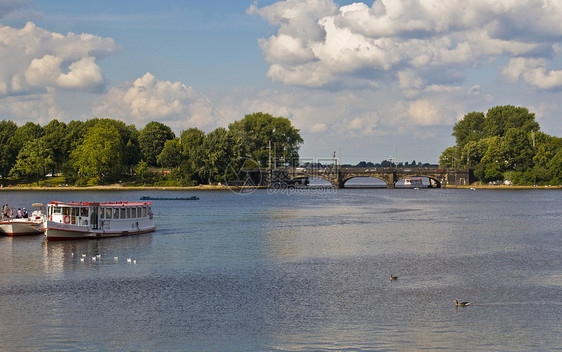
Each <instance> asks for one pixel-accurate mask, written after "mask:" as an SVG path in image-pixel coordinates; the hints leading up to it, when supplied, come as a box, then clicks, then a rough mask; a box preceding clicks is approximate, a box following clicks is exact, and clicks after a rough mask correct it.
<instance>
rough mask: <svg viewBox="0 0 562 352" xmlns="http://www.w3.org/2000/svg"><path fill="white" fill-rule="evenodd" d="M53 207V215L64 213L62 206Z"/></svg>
mask: <svg viewBox="0 0 562 352" xmlns="http://www.w3.org/2000/svg"><path fill="white" fill-rule="evenodd" d="M51 209H52V211H53V215H57V214H62V208H61V207H52V208H51Z"/></svg>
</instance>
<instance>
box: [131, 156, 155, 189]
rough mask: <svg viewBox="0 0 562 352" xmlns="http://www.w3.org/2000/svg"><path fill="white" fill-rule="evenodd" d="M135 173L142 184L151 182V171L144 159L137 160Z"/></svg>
mask: <svg viewBox="0 0 562 352" xmlns="http://www.w3.org/2000/svg"><path fill="white" fill-rule="evenodd" d="M135 174H136V176H137V180H138V181H140V182H141V183H142V184H143V185H145V184H147V183H149V182H151V176H152V173H151V172H150V170H149V169H148V163H147V162H146V161H144V160H141V161H139V163H138V165H137V168H136V170H135Z"/></svg>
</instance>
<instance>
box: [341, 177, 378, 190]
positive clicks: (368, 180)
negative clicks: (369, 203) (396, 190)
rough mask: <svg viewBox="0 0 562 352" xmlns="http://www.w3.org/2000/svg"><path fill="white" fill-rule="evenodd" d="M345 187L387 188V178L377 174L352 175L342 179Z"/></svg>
mask: <svg viewBox="0 0 562 352" xmlns="http://www.w3.org/2000/svg"><path fill="white" fill-rule="evenodd" d="M341 182H342V184H343V185H344V188H348V187H349V188H387V187H388V184H387V182H386V181H385V180H383V179H382V178H380V177H376V176H358V175H355V176H350V177H346V178H342V180H341Z"/></svg>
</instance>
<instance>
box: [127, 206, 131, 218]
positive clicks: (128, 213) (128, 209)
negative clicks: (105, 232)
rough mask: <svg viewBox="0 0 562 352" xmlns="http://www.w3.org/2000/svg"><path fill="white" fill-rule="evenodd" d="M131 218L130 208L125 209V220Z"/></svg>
mask: <svg viewBox="0 0 562 352" xmlns="http://www.w3.org/2000/svg"><path fill="white" fill-rule="evenodd" d="M130 218H131V208H127V219H130Z"/></svg>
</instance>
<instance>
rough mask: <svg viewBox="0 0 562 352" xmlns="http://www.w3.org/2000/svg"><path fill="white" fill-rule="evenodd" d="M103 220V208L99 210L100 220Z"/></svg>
mask: <svg viewBox="0 0 562 352" xmlns="http://www.w3.org/2000/svg"><path fill="white" fill-rule="evenodd" d="M103 218H105V208H100V219H103Z"/></svg>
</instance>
